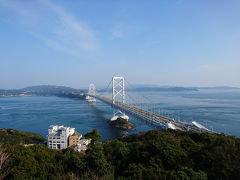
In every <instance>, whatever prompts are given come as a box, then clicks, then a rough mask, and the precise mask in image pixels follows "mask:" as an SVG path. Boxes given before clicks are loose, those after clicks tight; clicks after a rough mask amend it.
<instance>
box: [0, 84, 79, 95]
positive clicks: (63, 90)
mask: <svg viewBox="0 0 240 180" xmlns="http://www.w3.org/2000/svg"><path fill="white" fill-rule="evenodd" d="M80 92H82V90H79V89H74V88H70V87H65V86H53V85H40V86H30V87H26V88H22V89H10V90H5V89H2V90H0V96H19V95H20V96H22V95H37V96H51V95H58V94H69V93H80Z"/></svg>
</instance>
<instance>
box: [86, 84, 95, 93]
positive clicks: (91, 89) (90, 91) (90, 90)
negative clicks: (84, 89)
mask: <svg viewBox="0 0 240 180" xmlns="http://www.w3.org/2000/svg"><path fill="white" fill-rule="evenodd" d="M88 94H89V95H96V88H95V85H94V84H89V87H88Z"/></svg>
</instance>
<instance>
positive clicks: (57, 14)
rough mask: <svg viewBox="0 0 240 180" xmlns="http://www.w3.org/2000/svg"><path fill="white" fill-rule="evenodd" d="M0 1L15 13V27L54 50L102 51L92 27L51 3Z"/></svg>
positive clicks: (43, 1) (43, 0)
mask: <svg viewBox="0 0 240 180" xmlns="http://www.w3.org/2000/svg"><path fill="white" fill-rule="evenodd" d="M0 2H1V4H2V5H1V6H4V7H7V8H8V9H9V10H11V11H12V12H14V17H12V19H14V23H15V24H17V25H21V27H22V28H23V29H24V30H25V31H27V32H30V34H31V35H34V37H37V38H39V39H41V40H43V41H44V42H45V43H46V44H47V45H48V46H50V47H52V48H54V49H58V50H61V51H64V52H66V53H69V54H71V55H77V56H78V55H79V56H81V55H82V54H86V53H88V52H89V51H91V52H92V51H96V50H98V48H99V43H98V40H97V38H96V36H95V32H94V31H93V30H92V29H91V28H90V27H89V26H87V25H86V24H85V23H83V21H80V20H78V19H77V18H75V17H74V16H73V15H72V14H71V13H69V12H68V11H66V10H65V9H64V8H63V7H60V6H58V5H56V4H54V3H53V2H52V1H50V0H41V1H40V0H39V1H34V2H31V3H29V2H25V3H24V2H22V3H19V2H18V1H5V0H2V1H0ZM1 6H0V8H1ZM12 19H11V21H12Z"/></svg>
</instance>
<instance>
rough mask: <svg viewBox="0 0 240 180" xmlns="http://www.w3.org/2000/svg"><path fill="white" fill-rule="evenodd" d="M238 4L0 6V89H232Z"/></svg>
mask: <svg viewBox="0 0 240 180" xmlns="http://www.w3.org/2000/svg"><path fill="white" fill-rule="evenodd" d="M239 9H240V1H237V0H232V1H226V0H223V1H218V0H212V1H209V0H201V1H200V0H197V1H191V0H172V1H169V0H162V1H159V0H153V1H151V2H149V1H142V0H123V1H108V0H102V1H96V0H95V1H94V0H93V1H82V0H80V1H64V0H58V1H57V0H33V1H17V0H11V1H8V0H0V27H1V28H0V38H1V41H0V89H19V88H24V87H27V86H35V85H41V84H46V85H47V84H49V85H62V86H68V87H73V88H87V87H88V85H89V83H95V85H96V87H99V86H107V84H108V83H109V82H110V81H111V78H112V76H115V75H116V76H119V75H121V76H124V77H125V78H126V79H127V80H128V81H129V82H131V83H132V84H151V85H160V86H182V87H216V86H231V87H240V81H239V77H240V71H239V68H240V60H239V57H240V51H239V45H240V24H239V23H238V22H239V17H240V11H239Z"/></svg>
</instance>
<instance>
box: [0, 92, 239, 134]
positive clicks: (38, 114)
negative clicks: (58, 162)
mask: <svg viewBox="0 0 240 180" xmlns="http://www.w3.org/2000/svg"><path fill="white" fill-rule="evenodd" d="M131 93H132V94H134V92H131ZM144 94H145V96H146V98H148V99H151V102H152V103H156V105H155V106H154V108H156V109H157V108H162V109H164V110H167V111H169V112H172V113H175V114H177V115H179V116H180V117H181V118H182V119H184V120H185V121H188V122H190V121H192V120H195V121H197V122H199V123H201V124H203V125H205V126H207V127H208V128H209V129H212V128H213V130H214V131H217V132H226V133H227V134H231V135H234V136H237V137H240V90H200V91H196V92H144ZM135 96H136V97H137V96H138V94H137V93H135ZM140 101H142V100H140ZM151 102H147V101H146V102H145V105H143V104H141V106H143V107H144V108H145V109H151V108H152V107H153V106H151V105H148V104H151ZM136 104H137V106H140V104H139V103H137V102H136ZM111 115H112V109H111V107H110V106H109V105H106V104H104V103H102V102H100V101H97V102H96V103H93V104H89V103H88V102H86V101H84V100H73V99H68V98H59V97H11V98H0V128H13V129H18V130H22V131H29V132H34V133H39V134H41V135H43V136H44V137H46V135H47V129H48V127H49V126H50V125H52V124H54V125H64V126H71V127H75V128H76V130H77V131H78V132H80V133H82V134H85V133H86V132H89V131H91V130H92V129H93V128H97V129H98V130H99V132H100V133H101V134H102V139H112V138H115V137H117V136H119V135H120V134H122V133H125V134H129V133H138V132H141V131H147V130H150V129H153V127H150V126H148V125H147V124H146V123H145V122H142V121H139V120H137V119H135V118H133V117H130V118H131V121H132V122H134V123H135V124H136V128H135V129H133V130H129V131H120V130H118V129H115V128H112V127H110V126H109V125H108V124H107V121H108V119H109V118H110V117H111Z"/></svg>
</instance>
